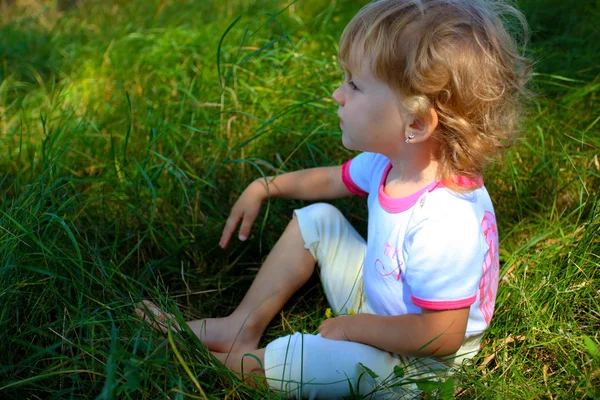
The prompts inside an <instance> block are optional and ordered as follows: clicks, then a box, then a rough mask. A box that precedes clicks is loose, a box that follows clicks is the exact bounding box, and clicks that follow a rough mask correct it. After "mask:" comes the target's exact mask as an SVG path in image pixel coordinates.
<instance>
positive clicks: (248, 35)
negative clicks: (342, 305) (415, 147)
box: [0, 0, 600, 399]
mask: <svg viewBox="0 0 600 400" xmlns="http://www.w3.org/2000/svg"><path fill="white" fill-rule="evenodd" d="M20 4H21V6H13V7H11V8H10V9H4V10H3V11H2V15H0V149H1V150H2V157H1V158H0V168H1V171H2V174H1V175H0V194H1V196H0V203H1V205H0V338H1V341H0V342H1V343H2V352H1V353H0V397H2V398H9V399H22V398H32V399H37V398H81V397H88V396H99V398H112V397H115V398H144V399H156V398H186V397H191V398H224V397H227V398H232V399H234V398H241V399H244V398H253V397H266V398H269V397H271V395H269V394H268V393H267V392H265V391H261V390H259V389H252V388H250V387H247V386H245V385H241V384H240V383H239V382H238V381H236V380H235V378H234V377H233V376H231V375H229V374H227V373H226V372H225V371H224V370H223V368H222V367H220V366H219V365H218V364H216V363H215V362H213V361H212V360H211V359H210V358H209V357H208V356H207V352H206V351H205V350H204V349H203V348H202V347H201V346H199V343H198V341H197V340H194V338H193V337H191V336H188V335H187V334H183V335H176V336H174V337H172V338H171V341H168V340H163V339H161V338H158V337H157V336H156V335H154V334H153V333H152V332H151V331H150V330H149V329H148V328H147V327H145V326H143V325H141V324H140V323H139V322H138V321H137V320H136V319H135V318H134V317H133V316H132V310H133V306H134V304H135V303H136V302H138V301H139V300H140V299H143V298H152V299H154V300H156V301H157V302H159V303H161V304H162V305H163V306H164V307H165V308H167V309H169V310H171V311H172V312H174V313H176V314H177V315H178V316H179V317H181V318H191V317H198V316H222V315H225V314H226V313H228V312H229V311H231V310H232V309H233V307H234V306H235V305H236V304H237V302H238V301H239V300H240V298H241V296H242V295H243V293H244V292H245V290H246V289H247V287H248V285H249V284H250V282H251V280H252V278H253V276H254V274H255V273H256V269H257V268H258V267H259V266H260V262H261V259H263V258H264V257H265V256H266V254H267V252H268V249H269V248H270V246H272V245H273V243H274V242H275V240H276V239H277V237H278V235H279V234H280V233H281V232H282V230H283V228H284V226H285V224H286V222H287V220H288V219H289V217H290V213H291V210H292V209H293V208H295V207H297V206H299V205H301V204H302V202H292V201H277V202H272V203H271V204H269V207H268V213H267V212H265V213H264V214H263V217H264V219H263V221H264V229H261V227H260V226H257V227H256V228H255V230H254V235H253V237H252V238H251V240H249V241H248V242H247V243H244V244H241V243H235V244H234V245H233V246H230V249H228V250H227V251H222V250H220V249H219V248H218V246H217V243H218V240H219V236H220V232H221V229H222V227H223V224H224V221H225V218H226V217H227V215H228V211H229V208H230V206H231V204H232V202H233V201H234V199H235V198H236V196H237V195H238V194H239V193H240V192H241V190H242V189H243V188H244V187H245V185H246V184H247V183H248V182H249V181H250V180H251V179H253V178H255V177H258V176H260V175H261V174H271V173H273V171H274V170H277V169H283V170H293V169H296V168H306V167H311V166H317V165H336V164H339V163H340V162H342V161H343V160H346V159H347V158H349V157H351V156H352V154H351V153H349V152H348V151H346V150H344V149H343V148H342V147H341V144H340V140H339V139H340V137H339V132H338V129H337V118H336V115H335V107H334V105H333V104H332V101H331V100H330V97H329V96H330V93H331V92H332V90H333V89H334V88H335V87H336V85H337V84H339V82H340V80H341V79H342V76H341V73H340V71H339V68H338V67H337V65H336V60H335V54H336V43H337V39H338V36H339V34H340V33H341V31H342V29H343V27H344V26H345V24H346V23H347V21H348V20H349V19H350V18H351V16H352V15H353V14H354V13H355V12H356V11H357V10H358V8H359V7H360V4H358V2H355V1H350V0H302V1H299V2H297V3H295V4H291V5H289V4H288V3H285V2H281V3H280V2H277V1H273V0H257V1H255V2H250V1H245V0H228V1H223V2H217V1H214V2H211V1H192V0H186V1H184V0H182V1H179V2H167V1H165V0H162V1H160V0H150V1H141V0H136V1H124V0H123V1H114V2H102V1H89V2H86V3H85V4H84V6H82V7H81V8H79V9H77V10H72V11H70V12H68V13H66V14H62V15H61V14H58V13H56V12H55V11H54V10H53V8H52V7H44V5H43V4H41V5H40V3H36V2H34V1H29V2H27V1H22V2H21V3H20ZM361 4H362V3H361ZM48 5H50V3H48ZM519 7H520V8H521V9H522V10H523V11H524V12H525V14H526V16H527V18H528V20H529V22H530V25H531V28H532V31H533V36H532V41H531V47H530V54H531V55H532V57H533V58H534V59H535V61H536V71H537V75H536V76H535V80H534V85H535V87H534V89H535V90H536V91H537V93H538V97H537V98H536V99H535V101H534V103H533V105H532V107H531V109H530V111H529V115H528V118H527V121H526V123H525V126H524V128H525V129H524V140H523V142H522V143H521V144H520V145H519V146H517V147H515V148H513V149H512V150H511V151H510V152H509V154H508V156H507V157H506V158H505V159H504V160H501V161H499V162H498V164H497V165H495V166H494V167H493V168H492V169H491V170H490V171H489V172H488V174H487V176H486V185H487V187H488V190H489V191H490V193H491V194H492V197H493V199H494V201H495V206H496V211H497V215H498V221H499V225H500V229H501V247H502V252H501V261H502V265H501V275H502V280H501V285H500V290H499V295H498V301H497V312H496V314H495V317H494V319H493V321H492V325H491V327H490V329H489V333H488V334H487V335H486V339H485V345H484V347H483V349H482V351H481V352H480V354H479V356H478V357H477V358H476V360H475V362H474V364H473V365H472V366H469V367H465V368H464V370H463V371H461V372H460V373H459V374H458V375H457V377H456V379H455V382H454V383H455V396H456V397H458V398H465V399H466V398H551V399H558V398H586V397H587V398H600V389H599V388H600V352H599V350H598V343H599V341H600V334H599V332H600V290H599V288H600V273H599V266H600V241H599V239H598V237H599V234H600V217H599V214H600V203H599V200H598V190H599V187H600V162H599V160H598V157H599V148H600V135H599V133H600V132H599V129H598V127H599V126H600V124H599V123H598V119H599V117H600V105H599V102H598V96H599V93H600V80H599V78H598V73H599V71H600V66H598V64H597V63H598V59H597V55H598V54H600V34H599V33H598V30H597V26H596V25H597V21H598V20H600V11H599V9H598V5H597V3H596V2H579V1H575V0H572V1H558V0H546V1H542V0H526V1H525V0H523V1H521V2H519ZM336 205H338V206H339V207H340V208H341V209H342V210H343V211H344V212H345V213H346V214H347V215H348V216H349V217H350V219H351V221H352V222H353V223H355V225H356V226H357V227H358V228H359V230H361V231H362V232H363V233H364V231H365V227H364V223H365V221H366V213H365V207H364V204H363V202H362V200H360V199H356V200H351V201H345V202H338V203H336ZM265 210H266V208H265ZM259 225H260V224H259ZM315 299H317V301H316V302H315ZM326 307H327V305H326V302H325V300H324V298H323V293H322V291H321V289H320V288H319V285H318V280H317V279H313V280H311V282H310V283H309V284H308V285H307V287H306V288H305V290H303V291H302V292H301V293H299V294H298V295H297V296H296V297H294V298H293V299H292V300H291V301H290V303H289V304H288V305H287V306H286V307H285V308H284V310H283V311H282V313H281V315H280V316H279V317H277V318H276V319H275V320H274V321H273V323H272V325H271V327H270V328H269V330H268V331H267V334H266V336H265V339H264V343H266V342H267V341H268V340H270V339H272V338H275V337H277V336H279V335H282V334H287V333H290V332H293V331H295V330H303V331H307V332H314V331H315V330H316V329H317V327H318V325H319V323H320V321H321V320H322V318H323V317H324V313H325V308H326Z"/></svg>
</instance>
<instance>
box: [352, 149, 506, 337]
mask: <svg viewBox="0 0 600 400" xmlns="http://www.w3.org/2000/svg"><path fill="white" fill-rule="evenodd" d="M391 168H392V165H391V163H390V160H389V159H388V158H387V157H385V156H383V155H381V154H376V153H362V154H360V155H358V156H357V157H355V158H354V159H352V160H350V161H347V162H346V163H345V164H344V165H343V173H342V178H343V181H344V183H345V185H346V187H348V189H349V190H350V191H352V192H353V193H356V194H359V195H368V208H369V229H368V240H367V253H366V256H365V261H364V265H363V280H364V290H365V296H366V299H367V303H368V304H369V306H370V307H371V309H372V310H373V311H375V313H377V314H379V315H400V314H420V313H421V309H422V308H426V309H432V310H451V309H459V308H464V307H470V312H469V320H468V324H467V332H466V335H465V338H469V337H471V336H480V335H481V334H482V333H483V331H484V330H485V329H486V328H487V326H488V325H489V322H490V319H491V318H492V314H493V312H494V302H495V300H496V291H497V288H498V269H499V260H498V230H497V227H496V218H495V215H494V208H493V206H492V202H491V200H490V197H489V195H488V193H487V190H486V189H485V187H484V186H483V183H482V182H479V184H478V186H479V187H478V188H477V189H475V190H474V191H471V192H469V193H467V194H460V193H457V192H454V191H451V190H449V189H447V188H446V187H444V185H443V184H442V183H440V182H433V183H432V184H430V185H428V186H427V187H425V188H423V189H421V190H420V191H418V192H417V193H414V194H412V195H410V196H407V197H403V198H391V197H389V196H387V195H386V194H385V193H384V190H383V188H384V184H385V181H386V178H387V175H388V173H389V171H390V169H391ZM458 179H459V180H460V181H462V182H463V183H465V184H471V185H473V184H476V183H475V182H472V181H469V182H467V181H468V180H466V179H465V178H458Z"/></svg>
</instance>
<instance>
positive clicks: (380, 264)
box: [375, 242, 404, 281]
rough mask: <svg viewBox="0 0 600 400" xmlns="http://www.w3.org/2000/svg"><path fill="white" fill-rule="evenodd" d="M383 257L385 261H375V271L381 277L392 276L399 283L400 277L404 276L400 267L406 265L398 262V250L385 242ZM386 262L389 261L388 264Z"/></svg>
mask: <svg viewBox="0 0 600 400" xmlns="http://www.w3.org/2000/svg"><path fill="white" fill-rule="evenodd" d="M383 255H384V256H385V257H382V258H384V260H383V261H382V260H381V259H379V258H378V259H377V260H375V270H376V271H377V272H378V273H379V275H381V276H392V277H394V278H396V280H398V281H399V280H400V275H402V270H401V269H400V267H401V266H402V265H403V264H404V263H403V262H402V261H399V260H398V257H397V256H398V249H396V248H395V247H394V246H392V245H391V244H390V243H389V242H385V248H384V249H383ZM385 261H387V263H386V262H385ZM390 265H391V266H390Z"/></svg>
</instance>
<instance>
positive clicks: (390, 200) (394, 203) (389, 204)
mask: <svg viewBox="0 0 600 400" xmlns="http://www.w3.org/2000/svg"><path fill="white" fill-rule="evenodd" d="M391 169H392V163H391V162H390V163H389V164H388V166H387V167H385V170H384V171H383V175H382V176H381V182H380V183H379V193H378V198H379V204H380V205H381V208H383V209H384V210H385V211H387V212H390V213H401V212H404V211H406V210H408V209H410V208H411V207H412V206H414V205H415V204H417V200H419V197H421V195H422V194H423V193H425V192H426V191H432V190H434V189H436V188H437V186H438V185H439V184H440V183H439V182H433V183H431V184H429V185H427V186H425V187H424V188H423V189H421V190H419V191H418V192H416V193H413V194H411V195H408V196H405V197H401V198H394V197H390V196H388V195H387V194H385V192H384V191H383V188H384V187H385V180H386V179H387V177H388V174H389V173H390V170H391Z"/></svg>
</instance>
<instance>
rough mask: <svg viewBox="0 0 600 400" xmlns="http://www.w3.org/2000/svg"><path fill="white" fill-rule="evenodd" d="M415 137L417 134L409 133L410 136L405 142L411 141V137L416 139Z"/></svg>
mask: <svg viewBox="0 0 600 400" xmlns="http://www.w3.org/2000/svg"><path fill="white" fill-rule="evenodd" d="M414 138H415V134H414V133H411V134H410V135H408V137H407V138H406V140H405V142H406V143H410V141H411V139H414Z"/></svg>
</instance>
